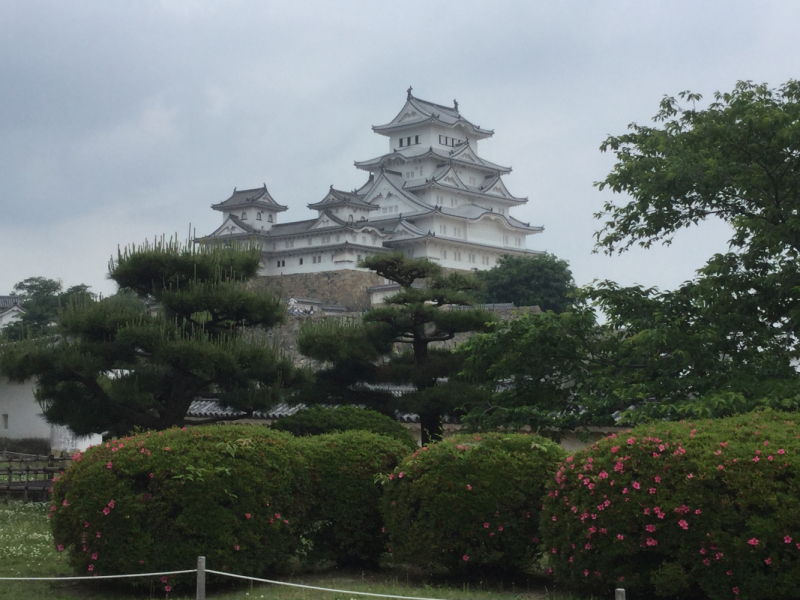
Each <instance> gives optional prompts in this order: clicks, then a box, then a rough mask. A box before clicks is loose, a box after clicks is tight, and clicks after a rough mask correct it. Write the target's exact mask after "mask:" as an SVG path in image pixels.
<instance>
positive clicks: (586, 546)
mask: <svg viewBox="0 0 800 600" xmlns="http://www.w3.org/2000/svg"><path fill="white" fill-rule="evenodd" d="M584 548H586V549H587V550H591V549H592V545H591V544H590V543H588V542H587V543H586V545H585V546H584Z"/></svg>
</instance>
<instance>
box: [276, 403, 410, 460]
mask: <svg viewBox="0 0 800 600" xmlns="http://www.w3.org/2000/svg"><path fill="white" fill-rule="evenodd" d="M271 427H272V428H273V429H277V430H278V431H287V432H289V433H292V434H294V435H296V436H307V435H322V434H324V433H333V432H334V431H352V430H355V429H359V430H363V431H371V432H373V433H379V434H381V435H385V436H388V437H391V438H395V439H398V440H400V441H401V442H403V443H404V444H406V446H408V448H409V449H411V450H413V449H414V448H416V447H417V442H416V441H415V440H414V437H413V436H412V435H411V433H410V432H409V431H408V429H406V428H405V427H403V426H402V425H401V424H400V423H398V422H397V421H395V420H394V419H392V418H391V417H387V416H386V415H382V414H381V413H379V412H377V411H374V410H368V409H365V408H359V407H357V406H337V407H334V408H326V407H324V406H311V407H309V408H304V409H302V410H299V411H297V412H296V413H295V414H293V415H289V416H288V417H283V418H282V419H280V420H279V421H277V422H275V423H273V424H272V425H271Z"/></svg>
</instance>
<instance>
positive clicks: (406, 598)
mask: <svg viewBox="0 0 800 600" xmlns="http://www.w3.org/2000/svg"><path fill="white" fill-rule="evenodd" d="M205 572H206V573H213V574H214V575H225V576H226V577H233V578H235V579H247V580H248V581H259V582H262V583H272V584H274V585H287V586H289V587H299V588H304V589H307V590H319V591H322V592H335V593H337V594H355V595H359V596H374V597H378V598H401V599H402V600H441V599H439V598H420V597H418V596H395V595H393V594H374V593H372V592H353V591H350V590H336V589H333V588H324V587H317V586H315V585H304V584H302V583H288V582H286V581H275V580H272V579H260V578H258V577H247V576H246V575H234V574H233V573H225V572H224V571H212V570H211V569H206V570H205Z"/></svg>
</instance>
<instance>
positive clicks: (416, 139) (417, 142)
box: [414, 135, 419, 144]
mask: <svg viewBox="0 0 800 600" xmlns="http://www.w3.org/2000/svg"><path fill="white" fill-rule="evenodd" d="M414 143H415V144H419V136H418V135H415V136H414Z"/></svg>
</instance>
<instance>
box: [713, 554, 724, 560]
mask: <svg viewBox="0 0 800 600" xmlns="http://www.w3.org/2000/svg"><path fill="white" fill-rule="evenodd" d="M723 556H725V555H724V554H723V553H722V552H717V553H716V554H715V555H714V558H715V559H716V560H720V559H721V558H722V557H723Z"/></svg>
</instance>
